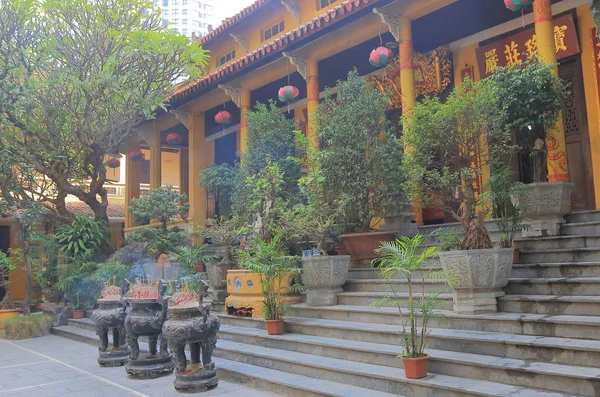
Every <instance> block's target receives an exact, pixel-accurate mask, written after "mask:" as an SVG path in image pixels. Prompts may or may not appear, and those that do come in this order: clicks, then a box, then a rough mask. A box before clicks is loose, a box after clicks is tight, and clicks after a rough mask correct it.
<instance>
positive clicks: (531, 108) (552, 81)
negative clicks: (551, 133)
mask: <svg viewBox="0 0 600 397" xmlns="http://www.w3.org/2000/svg"><path fill="white" fill-rule="evenodd" d="M553 68H556V65H546V64H543V63H540V62H539V61H537V60H535V59H534V60H530V61H526V62H523V63H521V64H519V65H517V66H514V67H510V66H505V67H500V68H497V69H495V71H494V74H493V75H492V76H490V77H489V79H490V80H491V83H492V84H493V86H494V89H495V90H496V92H497V93H496V98H497V102H498V107H499V108H500V110H501V113H502V115H503V116H504V118H503V120H502V123H503V124H504V128H506V129H508V130H510V131H514V132H515V133H516V137H517V145H518V146H519V149H520V151H521V152H523V153H524V154H526V155H528V156H531V166H530V170H529V172H530V173H531V178H532V182H547V181H548V169H547V165H546V164H547V163H546V157H547V148H546V144H545V140H546V137H547V132H548V130H550V129H551V128H553V127H554V126H555V124H556V122H557V121H558V117H559V115H560V110H561V108H562V106H563V104H564V101H565V97H566V94H567V88H566V86H565V83H564V82H563V81H562V80H561V79H560V78H559V77H557V76H555V75H554V74H553V72H552V70H553ZM525 158H526V157H525Z"/></svg>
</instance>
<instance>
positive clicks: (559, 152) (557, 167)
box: [533, 0, 569, 182]
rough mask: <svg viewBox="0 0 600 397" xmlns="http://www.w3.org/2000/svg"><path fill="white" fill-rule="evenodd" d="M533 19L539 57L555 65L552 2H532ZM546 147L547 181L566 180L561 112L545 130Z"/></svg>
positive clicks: (543, 0)
mask: <svg viewBox="0 0 600 397" xmlns="http://www.w3.org/2000/svg"><path fill="white" fill-rule="evenodd" d="M533 20H534V23H535V35H536V37H537V46H538V56H539V59H540V60H541V61H542V62H544V63H546V64H551V65H556V64H557V59H556V46H555V43H554V24H553V23H552V4H551V2H550V0H535V1H534V2H533ZM553 73H554V75H555V76H558V68H557V67H556V66H555V67H554V68H553ZM546 147H547V148H548V182H568V181H569V169H568V168H567V154H566V151H567V150H566V149H567V144H566V138H565V128H564V123H563V116H562V113H561V115H560V117H559V119H558V121H557V122H556V125H555V126H554V128H552V129H550V131H548V132H547V136H546Z"/></svg>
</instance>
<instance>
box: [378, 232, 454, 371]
mask: <svg viewBox="0 0 600 397" xmlns="http://www.w3.org/2000/svg"><path fill="white" fill-rule="evenodd" d="M422 243H423V236H421V235H417V236H415V237H413V238H410V237H400V238H399V239H397V240H396V241H384V242H382V243H381V246H380V247H379V248H378V249H377V250H376V252H377V253H378V254H379V255H380V256H381V258H380V259H378V268H379V272H380V274H381V276H382V278H383V279H384V280H386V281H387V282H388V286H389V289H390V292H389V293H387V294H386V296H385V297H384V298H382V299H380V300H377V301H375V302H373V304H372V305H373V306H377V307H381V306H383V305H392V306H395V307H397V308H398V312H399V314H400V321H401V323H402V330H401V332H400V337H401V340H402V347H403V350H404V351H403V352H402V353H401V354H400V355H399V356H398V357H401V358H402V359H418V358H423V357H428V355H427V354H426V353H425V348H426V347H427V337H428V334H429V327H430V326H431V324H432V323H433V322H435V321H439V320H441V319H442V318H443V317H442V315H441V314H440V313H439V312H437V311H436V309H437V308H438V307H439V305H440V299H439V296H440V295H441V294H443V293H445V291H444V290H443V289H441V290H440V291H438V292H435V293H426V292H425V291H426V289H425V284H426V283H427V282H437V283H440V284H446V285H452V284H453V283H454V276H453V274H452V273H451V272H448V271H443V270H437V269H436V268H435V265H434V262H432V261H430V260H429V259H430V258H432V257H434V256H435V255H436V254H437V247H431V246H430V247H423V246H422ZM417 271H418V272H420V273H421V276H419V279H415V278H414V276H415V272H417ZM398 277H401V278H404V279H406V282H407V283H406V285H407V287H408V298H406V297H405V296H403V295H402V294H400V293H399V292H398V291H397V290H396V288H397V283H395V282H394V280H397V279H398ZM404 368H405V371H406V375H407V377H423V376H425V375H426V374H427V372H426V371H425V374H421V375H422V376H421V375H418V376H411V373H410V363H409V362H407V361H406V360H405V363H404Z"/></svg>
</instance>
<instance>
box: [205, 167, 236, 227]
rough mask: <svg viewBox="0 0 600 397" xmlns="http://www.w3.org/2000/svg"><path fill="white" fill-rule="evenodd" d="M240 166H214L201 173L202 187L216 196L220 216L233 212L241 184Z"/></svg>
mask: <svg viewBox="0 0 600 397" xmlns="http://www.w3.org/2000/svg"><path fill="white" fill-rule="evenodd" d="M239 175H240V168H239V164H236V165H233V166H232V165H230V164H212V165H211V166H210V167H208V168H206V169H204V170H203V171H201V172H200V185H201V186H204V187H206V189H207V191H208V192H211V193H212V194H214V196H215V199H216V200H217V202H218V204H219V209H220V214H221V215H226V214H229V213H230V212H231V204H232V203H233V200H234V195H235V193H236V188H237V186H238V183H239V180H238V178H239Z"/></svg>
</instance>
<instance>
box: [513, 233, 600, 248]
mask: <svg viewBox="0 0 600 397" xmlns="http://www.w3.org/2000/svg"><path fill="white" fill-rule="evenodd" d="M513 244H514V247H515V248H518V249H521V250H543V249H557V248H562V249H566V248H594V247H600V235H572V236H553V237H539V238H527V239H519V240H515V241H514V242H513Z"/></svg>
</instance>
